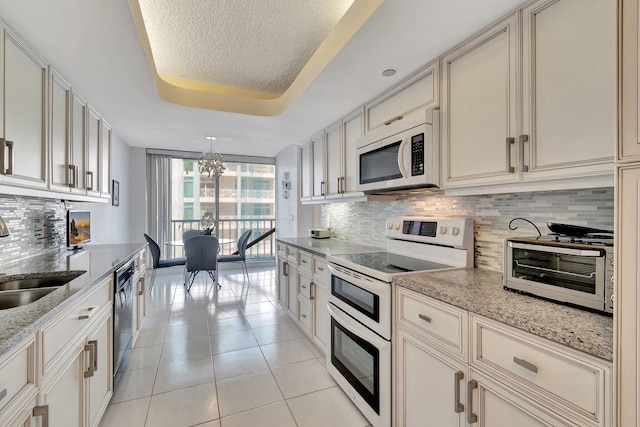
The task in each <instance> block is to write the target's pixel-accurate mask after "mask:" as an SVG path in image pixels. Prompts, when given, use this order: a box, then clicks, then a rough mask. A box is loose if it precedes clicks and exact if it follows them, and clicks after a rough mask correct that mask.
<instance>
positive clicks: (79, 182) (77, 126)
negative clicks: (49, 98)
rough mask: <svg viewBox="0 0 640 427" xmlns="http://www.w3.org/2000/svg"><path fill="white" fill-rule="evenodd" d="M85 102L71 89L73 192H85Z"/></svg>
mask: <svg viewBox="0 0 640 427" xmlns="http://www.w3.org/2000/svg"><path fill="white" fill-rule="evenodd" d="M86 127H87V102H86V101H85V100H84V99H83V98H82V97H81V96H80V95H79V94H78V93H77V92H76V91H74V90H72V91H71V160H70V162H69V163H70V166H71V167H72V168H71V169H72V173H73V174H74V175H75V176H74V179H73V183H74V184H75V185H74V186H73V187H72V188H71V191H72V192H73V193H79V194H82V193H85V192H86V182H87V181H86V177H87V176H86V174H85V170H86V163H87V149H88V143H87V132H86Z"/></svg>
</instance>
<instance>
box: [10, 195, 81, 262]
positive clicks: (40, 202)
mask: <svg viewBox="0 0 640 427" xmlns="http://www.w3.org/2000/svg"><path fill="white" fill-rule="evenodd" d="M72 207H73V206H72V205H71V204H70V203H69V202H64V201H62V200H53V199H40V198H33V197H20V196H2V197H0V215H2V218H3V219H4V222H5V223H6V224H7V227H9V231H10V232H11V234H10V235H9V236H7V237H2V238H0V272H2V267H3V266H4V265H7V264H10V263H12V262H14V261H18V260H23V259H25V258H29V257H32V256H36V255H41V254H42V253H43V252H48V251H56V250H58V249H59V248H60V247H63V246H66V244H67V242H66V238H67V237H66V236H67V234H66V212H67V209H71V208H72Z"/></svg>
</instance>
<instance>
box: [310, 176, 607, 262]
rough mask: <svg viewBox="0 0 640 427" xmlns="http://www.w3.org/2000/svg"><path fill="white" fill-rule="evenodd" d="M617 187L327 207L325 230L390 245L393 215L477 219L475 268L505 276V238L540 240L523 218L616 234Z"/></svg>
mask: <svg viewBox="0 0 640 427" xmlns="http://www.w3.org/2000/svg"><path fill="white" fill-rule="evenodd" d="M613 209H614V192H613V188H612V187H611V188H597V189H586V190H571V191H549V192H532V193H513V194H493V195H486V196H459V197H458V196H456V197H447V196H444V194H443V193H442V192H434V193H429V194H422V195H419V196H412V197H403V198H401V199H400V200H397V201H392V202H361V203H334V204H328V205H323V206H322V225H323V226H324V227H330V228H331V230H332V231H333V235H334V236H335V237H336V238H338V239H344V240H349V241H353V242H359V243H364V244H367V245H372V246H379V247H384V246H386V239H385V237H384V225H385V220H386V218H387V217H388V216H391V215H420V216H426V217H447V216H469V217H473V218H474V237H475V264H476V267H478V268H484V269H488V270H493V271H502V262H503V258H504V253H503V251H504V248H503V244H504V239H505V238H506V237H511V236H537V232H536V230H535V229H534V228H533V227H532V226H531V225H530V224H528V223H526V222H524V221H517V222H515V223H514V224H513V225H514V226H518V229H517V230H514V231H512V230H509V226H508V225H509V221H511V220H512V219H513V218H516V217H523V218H526V219H528V220H530V221H532V222H533V223H534V224H536V225H537V226H538V228H540V231H541V232H542V234H547V233H548V232H549V231H548V229H547V226H546V223H547V221H553V222H560V223H569V224H575V225H583V226H587V227H593V228H602V229H607V230H613V219H614V211H613Z"/></svg>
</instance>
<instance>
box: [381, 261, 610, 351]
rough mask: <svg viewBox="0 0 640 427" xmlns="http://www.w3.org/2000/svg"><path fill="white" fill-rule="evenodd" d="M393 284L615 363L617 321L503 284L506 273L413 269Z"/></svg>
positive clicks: (475, 270)
mask: <svg viewBox="0 0 640 427" xmlns="http://www.w3.org/2000/svg"><path fill="white" fill-rule="evenodd" d="M393 283H394V284H395V285H398V286H402V287H404V288H407V289H411V290H413V291H416V292H418V293H421V294H423V295H427V296H429V297H432V298H435V299H437V300H440V301H443V302H446V303H449V304H451V305H454V306H456V307H460V308H463V309H465V310H468V311H470V312H471V313H476V314H480V315H482V316H485V317H488V318H490V319H493V320H496V321H498V322H502V323H504V324H507V325H509V326H513V327H515V328H518V329H521V330H523V331H526V332H530V333H532V334H534V335H537V336H540V337H543V338H547V339H549V340H551V341H555V342H558V343H560V344H564V345H567V346H569V347H572V348H575V349H577V350H580V351H583V352H585V353H588V354H592V355H594V356H597V357H600V358H602V359H605V360H608V361H613V319H612V318H611V317H608V316H604V315H600V314H596V313H591V312H588V311H584V310H578V309H576V308H572V307H567V306H564V305H561V304H556V303H553V302H549V301H545V300H542V299H539V298H534V297H530V296H527V295H521V294H517V293H515V292H510V291H507V290H504V289H503V288H502V273H498V272H494V271H489V270H482V269H478V268H467V269H458V270H445V271H436V272H432V273H415V274H409V275H404V276H400V277H398V278H394V280H393Z"/></svg>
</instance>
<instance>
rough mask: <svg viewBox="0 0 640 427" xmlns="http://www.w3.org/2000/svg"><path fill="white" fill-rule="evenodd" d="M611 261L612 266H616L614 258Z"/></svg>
mask: <svg viewBox="0 0 640 427" xmlns="http://www.w3.org/2000/svg"><path fill="white" fill-rule="evenodd" d="M610 262H611V267H614V266H615V263H614V262H613V258H611V261H610Z"/></svg>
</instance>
